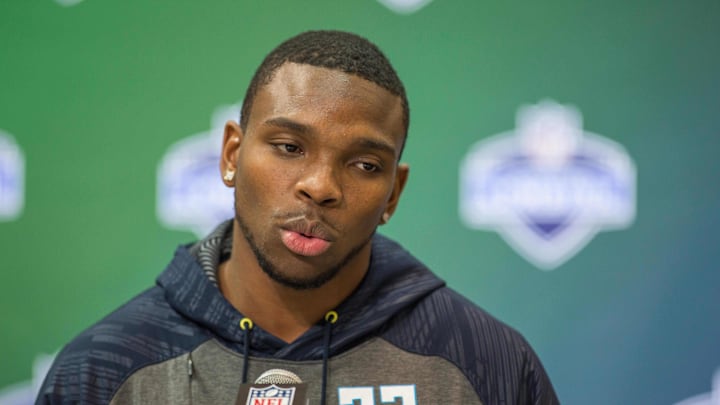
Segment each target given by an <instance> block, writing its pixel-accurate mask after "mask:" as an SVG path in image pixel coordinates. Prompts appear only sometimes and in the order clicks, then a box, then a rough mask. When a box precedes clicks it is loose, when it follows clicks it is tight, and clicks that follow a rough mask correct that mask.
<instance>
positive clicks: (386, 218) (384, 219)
mask: <svg viewBox="0 0 720 405" xmlns="http://www.w3.org/2000/svg"><path fill="white" fill-rule="evenodd" d="M389 220H390V213H388V212H386V213H384V214H383V215H382V223H383V224H387V223H388V221H389Z"/></svg>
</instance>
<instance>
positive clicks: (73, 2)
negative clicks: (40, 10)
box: [55, 0, 83, 7]
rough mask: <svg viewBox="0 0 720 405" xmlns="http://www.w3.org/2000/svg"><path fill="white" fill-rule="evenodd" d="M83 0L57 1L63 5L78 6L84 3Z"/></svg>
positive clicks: (56, 0)
mask: <svg viewBox="0 0 720 405" xmlns="http://www.w3.org/2000/svg"><path fill="white" fill-rule="evenodd" d="M82 1H83V0H55V2H56V3H57V4H59V5H61V6H63V7H72V6H77V5H78V4H80V3H82Z"/></svg>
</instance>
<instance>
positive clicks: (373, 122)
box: [222, 63, 408, 289]
mask: <svg viewBox="0 0 720 405" xmlns="http://www.w3.org/2000/svg"><path fill="white" fill-rule="evenodd" d="M402 112H403V110H402V106H401V103H400V98H399V97H397V96H394V95H393V94H391V93H390V92H388V91H387V90H385V89H383V88H381V87H379V86H378V85H376V84H374V83H372V82H369V81H367V80H364V79H362V78H359V77H357V76H353V75H349V74H346V73H343V72H340V71H336V70H330V69H324V68H318V67H314V66H310V65H304V64H294V63H286V64H285V65H283V66H281V67H280V68H279V69H278V70H277V71H276V72H275V75H274V77H273V79H272V81H271V82H270V83H268V84H267V85H265V86H263V87H262V88H261V89H260V90H259V91H258V93H257V95H256V96H255V100H254V103H253V106H252V109H251V113H250V117H249V120H248V125H247V128H246V131H245V132H244V133H242V131H241V130H240V129H239V128H238V127H237V125H236V124H234V123H228V126H227V127H226V132H225V142H224V146H223V163H222V166H223V167H222V168H223V170H224V171H227V170H235V171H236V176H235V180H234V182H233V183H234V184H232V185H234V187H235V210H236V226H238V227H239V228H240V230H241V231H242V233H243V235H244V237H245V240H246V242H247V244H242V246H243V247H245V248H248V249H250V250H251V251H252V252H253V255H254V257H255V259H256V260H257V262H258V264H259V265H260V267H261V268H262V269H263V270H264V271H265V272H266V273H267V274H268V275H270V276H271V277H272V278H273V279H274V280H275V281H278V282H280V283H281V284H284V285H287V286H290V287H293V288H297V289H305V288H315V287H319V286H321V285H323V284H324V283H325V282H326V281H328V280H329V279H331V278H332V277H333V276H334V275H335V274H337V272H339V271H342V270H343V269H344V268H346V267H348V266H351V267H352V266H355V267H357V266H359V265H362V264H363V263H367V260H368V259H369V255H370V244H369V241H370V238H371V237H372V235H373V233H374V232H375V229H376V227H377V225H378V224H379V223H380V222H381V221H382V217H383V214H388V215H389V214H392V212H393V211H394V209H395V207H396V205H397V202H398V199H399V197H400V193H401V191H402V188H403V186H404V184H405V180H406V178H407V173H408V169H407V167H406V166H404V165H398V162H397V161H398V156H399V154H400V148H401V147H402V144H403V141H404V136H405V135H404V126H403V119H402V117H403V114H402ZM363 271H364V269H363Z"/></svg>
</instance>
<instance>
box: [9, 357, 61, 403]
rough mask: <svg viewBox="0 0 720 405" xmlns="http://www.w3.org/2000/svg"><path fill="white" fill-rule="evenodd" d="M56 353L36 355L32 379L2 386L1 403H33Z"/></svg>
mask: <svg viewBox="0 0 720 405" xmlns="http://www.w3.org/2000/svg"><path fill="white" fill-rule="evenodd" d="M56 355H57V353H55V354H44V353H40V354H37V355H36V356H35V361H33V365H32V374H33V375H32V379H31V380H29V381H23V382H20V383H17V384H13V385H10V386H7V387H3V388H0V404H2V405H31V404H34V403H35V398H36V397H37V395H38V392H39V391H40V387H41V386H42V383H43V381H45V376H46V375H47V373H48V371H49V370H50V367H51V366H52V363H53V360H55V356H56Z"/></svg>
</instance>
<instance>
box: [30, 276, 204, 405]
mask: <svg viewBox="0 0 720 405" xmlns="http://www.w3.org/2000/svg"><path fill="white" fill-rule="evenodd" d="M207 339H208V337H207V336H206V332H205V331H204V330H202V329H198V328H197V327H196V326H194V324H191V323H190V322H188V321H187V320H185V318H183V317H182V316H180V315H179V314H178V313H177V312H175V311H174V310H173V309H172V308H171V307H170V306H169V305H168V303H167V302H166V301H165V299H164V293H163V291H162V290H161V289H160V288H158V287H154V288H150V289H148V290H147V291H145V292H143V293H141V294H140V295H138V296H136V297H135V298H133V299H132V300H130V301H129V302H128V303H126V304H125V305H123V306H122V307H120V308H118V309H117V310H116V311H114V312H113V313H111V314H110V315H108V316H107V317H105V318H104V319H102V320H101V321H99V322H98V323H96V324H95V325H93V326H91V327H90V328H88V329H87V330H85V331H84V332H82V333H81V334H80V335H78V336H77V337H76V338H75V339H74V340H73V341H71V342H70V343H69V344H68V345H66V346H65V348H63V350H62V351H61V352H60V353H59V354H58V357H57V358H56V359H55V362H54V363H53V366H52V367H51V369H50V371H49V372H48V375H47V376H46V377H45V382H44V383H43V386H42V388H41V389H40V393H39V396H38V401H37V403H39V404H45V403H52V404H55V403H78V402H80V403H98V404H104V403H108V402H109V401H110V399H111V398H112V396H113V394H114V393H115V391H116V390H117V389H118V387H119V386H120V385H121V384H122V383H123V382H124V381H125V380H126V379H127V378H128V377H129V376H130V375H132V374H133V373H134V372H135V371H137V370H139V369H140V368H143V367H145V366H148V365H151V364H155V363H159V362H162V361H165V360H167V359H170V358H173V357H177V356H180V355H182V354H183V353H186V352H187V351H189V350H191V349H192V348H193V347H196V346H197V345H198V344H200V343H202V342H203V341H205V340H207Z"/></svg>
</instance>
